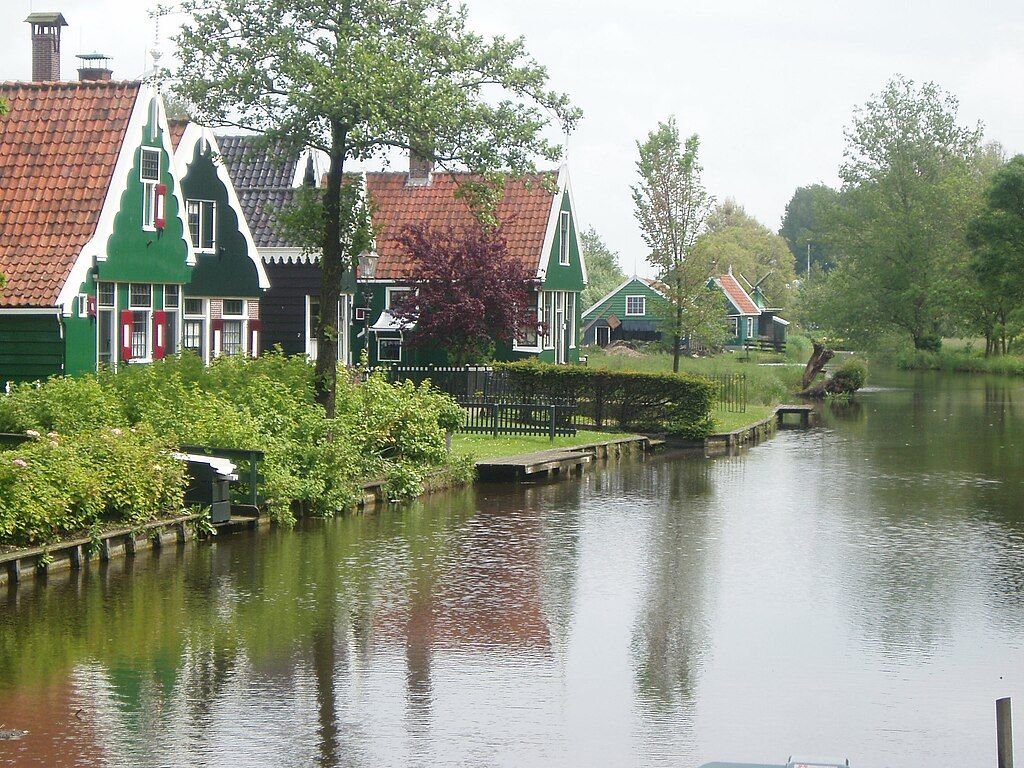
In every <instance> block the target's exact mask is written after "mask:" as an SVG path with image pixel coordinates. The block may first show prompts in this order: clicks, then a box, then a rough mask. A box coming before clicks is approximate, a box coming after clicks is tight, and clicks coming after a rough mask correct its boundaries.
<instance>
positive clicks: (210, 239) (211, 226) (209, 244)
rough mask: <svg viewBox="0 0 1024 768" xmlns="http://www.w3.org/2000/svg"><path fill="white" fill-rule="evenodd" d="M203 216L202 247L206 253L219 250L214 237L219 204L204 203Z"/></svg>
mask: <svg viewBox="0 0 1024 768" xmlns="http://www.w3.org/2000/svg"><path fill="white" fill-rule="evenodd" d="M202 207H203V216H202V226H201V230H200V231H201V232H202V238H201V242H200V247H201V248H202V249H203V250H205V251H213V250H216V248H217V241H216V237H215V235H214V232H215V228H216V226H217V225H216V216H217V204H216V203H213V202H209V201H203V203H202Z"/></svg>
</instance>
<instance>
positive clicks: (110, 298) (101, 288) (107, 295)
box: [96, 283, 114, 307]
mask: <svg viewBox="0 0 1024 768" xmlns="http://www.w3.org/2000/svg"><path fill="white" fill-rule="evenodd" d="M96 300H97V302H98V303H99V305H100V306H101V307H112V306H114V284H113V283H100V284H99V285H98V286H97V287H96Z"/></svg>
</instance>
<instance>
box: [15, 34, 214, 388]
mask: <svg viewBox="0 0 1024 768" xmlns="http://www.w3.org/2000/svg"><path fill="white" fill-rule="evenodd" d="M57 31H59V27H58V28H57ZM86 71H88V72H90V73H93V74H94V75H95V76H99V77H102V78H104V79H101V80H89V81H82V82H51V81H47V82H31V83H28V82H26V83H6V84H3V85H0V96H2V97H3V98H4V99H6V100H7V102H8V104H9V105H10V114H9V115H8V116H7V117H5V118H3V119H0V274H3V275H4V277H5V282H6V285H5V286H4V287H3V288H2V289H0V386H2V384H3V383H6V382H11V381H26V380H33V379H38V378H44V377H46V376H49V375H51V374H57V373H67V374H76V373H82V372H86V371H95V370H96V369H97V367H98V366H100V365H108V366H111V367H117V366H120V365H124V364H130V363H138V362H146V361H150V360H154V359H159V358H161V357H163V356H164V355H166V354H168V352H169V351H170V350H172V349H173V346H172V345H173V339H174V333H175V332H176V326H175V325H174V324H175V322H176V320H175V313H176V312H177V311H178V310H179V308H180V307H181V302H182V296H183V288H184V286H185V285H187V284H188V283H189V282H190V280H191V278H192V272H193V268H194V266H195V264H196V255H195V252H194V250H193V247H192V241H191V238H190V236H189V233H188V223H187V221H186V217H185V210H186V209H185V202H184V196H183V194H182V189H181V185H180V183H179V180H178V176H177V174H176V173H175V170H174V163H173V151H172V146H171V138H170V134H169V129H168V122H167V118H166V116H165V113H164V107H163V102H162V100H161V98H160V95H159V93H158V92H157V91H156V90H155V89H154V88H153V87H151V86H150V85H146V84H142V83H138V82H115V81H111V80H109V76H110V73H109V70H103V69H91V70H86Z"/></svg>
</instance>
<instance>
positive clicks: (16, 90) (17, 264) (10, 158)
mask: <svg viewBox="0 0 1024 768" xmlns="http://www.w3.org/2000/svg"><path fill="white" fill-rule="evenodd" d="M138 93H139V83H136V82H82V83H2V84H0V96H3V97H4V98H5V99H6V100H7V102H8V104H9V106H10V114H9V115H7V117H3V118H0V272H3V274H4V275H5V276H6V277H7V287H6V288H4V289H3V290H0V306H23V307H24V306H54V305H55V304H56V302H57V296H58V294H59V293H60V290H61V288H62V287H63V285H64V282H65V281H66V280H67V277H68V274H69V273H70V271H71V268H72V267H73V266H74V263H75V258H76V257H77V256H78V254H79V253H80V252H81V250H82V247H83V246H84V245H85V244H86V243H87V242H88V241H89V239H90V238H91V237H92V236H93V233H94V232H95V231H96V224H97V222H98V221H99V216H100V211H101V210H102V208H103V202H104V200H105V199H106V195H107V188H108V187H109V186H110V181H111V176H112V175H113V172H114V165H115V164H116V162H117V157H118V154H119V153H120V150H121V144H122V141H123V139H124V135H125V131H126V130H127V128H128V121H129V119H130V118H131V114H132V109H133V107H134V106H135V101H136V98H137V97H138Z"/></svg>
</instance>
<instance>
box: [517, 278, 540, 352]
mask: <svg viewBox="0 0 1024 768" xmlns="http://www.w3.org/2000/svg"><path fill="white" fill-rule="evenodd" d="M542 294H543V292H542V291H540V290H537V291H534V303H533V323H534V325H533V330H534V342H533V344H528V343H525V339H523V338H522V337H521V336H520V333H521V332H522V329H516V338H515V340H514V342H513V344H512V349H513V350H516V351H523V352H538V351H540V349H541V344H542V343H543V339H542V338H541V334H540V331H538V330H537V328H538V327H539V326H540V324H541V323H542V322H543V318H544V310H543V304H544V302H543V295H542Z"/></svg>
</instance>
